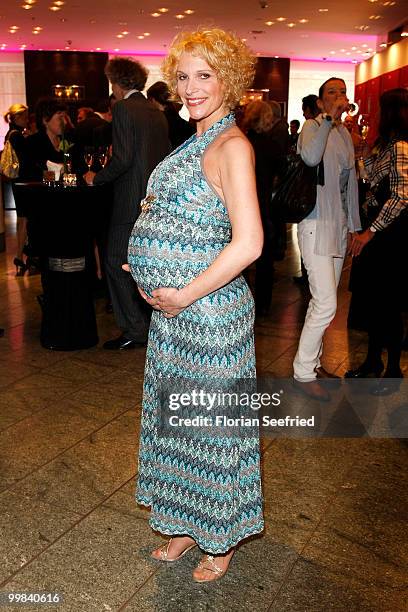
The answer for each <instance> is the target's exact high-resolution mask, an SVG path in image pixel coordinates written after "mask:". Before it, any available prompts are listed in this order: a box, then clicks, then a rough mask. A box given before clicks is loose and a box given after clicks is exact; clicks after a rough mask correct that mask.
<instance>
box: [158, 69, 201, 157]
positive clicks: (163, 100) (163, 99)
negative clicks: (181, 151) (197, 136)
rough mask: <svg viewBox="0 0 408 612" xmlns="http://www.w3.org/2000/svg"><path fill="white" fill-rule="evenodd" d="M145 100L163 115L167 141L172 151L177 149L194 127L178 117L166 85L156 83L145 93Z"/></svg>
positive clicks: (159, 82) (193, 130)
mask: <svg viewBox="0 0 408 612" xmlns="http://www.w3.org/2000/svg"><path fill="white" fill-rule="evenodd" d="M146 95H147V99H148V100H150V102H152V104H154V105H155V106H156V107H157V108H158V109H159V110H161V111H162V112H163V113H164V116H165V117H166V119H167V124H168V127H169V140H170V143H171V148H172V149H177V147H179V146H180V145H181V144H183V142H185V141H186V140H187V139H188V138H190V136H192V135H193V134H194V132H195V128H194V126H193V125H192V124H191V123H189V122H188V121H185V120H184V119H183V118H182V117H180V115H179V113H178V110H179V109H180V108H181V105H179V109H177V106H176V105H175V104H174V102H172V101H171V100H170V90H169V88H168V85H167V83H165V82H164V81H157V82H156V83H153V85H151V86H150V87H149V89H148V90H147V92H146Z"/></svg>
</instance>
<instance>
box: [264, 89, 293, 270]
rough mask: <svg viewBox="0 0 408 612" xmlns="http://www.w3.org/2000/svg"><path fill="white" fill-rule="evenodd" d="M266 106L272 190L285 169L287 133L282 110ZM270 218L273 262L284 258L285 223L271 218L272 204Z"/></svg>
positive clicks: (270, 102) (271, 102)
mask: <svg viewBox="0 0 408 612" xmlns="http://www.w3.org/2000/svg"><path fill="white" fill-rule="evenodd" d="M268 104H269V105H270V107H271V109H272V115H273V119H272V127H271V130H270V135H269V138H270V142H271V143H273V145H272V146H273V147H274V150H275V161H274V167H273V176H274V185H273V188H274V187H275V183H277V181H278V178H279V177H280V176H283V175H284V174H285V172H286V169H287V163H288V145H289V133H288V124H287V122H286V121H285V119H283V118H282V109H281V105H280V104H279V102H276V101H275V100H268ZM272 218H273V232H274V238H273V250H274V255H273V256H274V260H275V261H281V260H282V259H283V258H284V256H285V251H286V223H283V222H282V221H281V220H280V219H276V218H274V217H273V203H272Z"/></svg>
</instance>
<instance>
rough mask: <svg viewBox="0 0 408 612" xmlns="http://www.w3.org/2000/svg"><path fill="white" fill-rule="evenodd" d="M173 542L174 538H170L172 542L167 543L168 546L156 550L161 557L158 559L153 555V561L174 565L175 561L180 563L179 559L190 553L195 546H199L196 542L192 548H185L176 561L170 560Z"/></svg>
mask: <svg viewBox="0 0 408 612" xmlns="http://www.w3.org/2000/svg"><path fill="white" fill-rule="evenodd" d="M172 540H173V538H170V540H169V541H168V542H166V544H163V546H160V548H156V550H158V551H159V556H158V557H154V556H153V554H151V555H150V556H151V557H152V559H155V560H156V561H166V562H167V563H173V561H178V560H179V559H181V557H184V555H185V554H186V553H188V551H189V550H191V549H192V548H194V546H197V544H196V543H195V542H194V543H193V544H191V545H190V546H187V548H185V549H184V550H183V551H182V552H181V553H180V554H179V556H178V557H175V559H169V548H170V544H171V542H172ZM153 552H154V551H153Z"/></svg>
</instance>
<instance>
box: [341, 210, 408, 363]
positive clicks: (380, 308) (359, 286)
mask: <svg viewBox="0 0 408 612" xmlns="http://www.w3.org/2000/svg"><path fill="white" fill-rule="evenodd" d="M407 261H408V214H407V213H405V212H404V213H403V214H401V215H400V217H398V218H397V219H396V220H395V221H394V222H393V223H392V224H391V225H390V226H389V227H388V228H387V229H385V230H383V231H380V232H376V234H375V236H374V238H373V239H372V240H371V242H369V243H368V244H367V245H366V246H365V247H364V249H363V251H362V253H361V255H360V256H359V257H356V258H355V259H354V260H353V265H352V272H351V279H350V288H351V290H352V292H353V296H352V303H351V311H350V313H349V323H350V326H353V327H354V326H357V327H358V326H360V327H365V329H366V330H367V332H368V354H367V361H369V362H370V363H371V364H373V365H375V364H376V363H378V361H380V359H381V352H382V350H383V349H386V350H387V352H388V365H387V369H388V370H391V371H397V370H399V361H400V357H401V346H402V341H403V321H402V312H403V310H405V309H406V308H407V305H408V274H407V268H406V262H407ZM357 319H358V323H359V325H356V320H357Z"/></svg>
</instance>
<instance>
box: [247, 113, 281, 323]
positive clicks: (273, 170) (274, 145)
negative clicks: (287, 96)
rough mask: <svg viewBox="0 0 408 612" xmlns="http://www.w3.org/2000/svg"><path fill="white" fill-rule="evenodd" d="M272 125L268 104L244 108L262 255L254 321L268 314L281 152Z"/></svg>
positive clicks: (257, 282) (258, 266)
mask: <svg viewBox="0 0 408 612" xmlns="http://www.w3.org/2000/svg"><path fill="white" fill-rule="evenodd" d="M273 124H274V117H273V113H272V108H271V106H270V104H268V103H267V102H263V101H255V102H250V103H249V104H247V106H246V107H245V115H244V117H243V120H242V123H241V129H242V131H243V132H244V133H245V134H246V136H247V138H248V140H249V142H250V143H251V144H252V146H253V149H254V152H255V176H256V187H257V193H258V200H259V205H260V209H261V218H262V226H263V230H264V244H263V249H262V254H261V256H260V257H259V258H258V259H257V260H256V264H255V266H256V271H255V312H256V315H257V316H258V317H262V316H266V315H268V314H269V310H270V306H271V301H272V287H273V278H274V246H275V240H276V229H275V226H274V221H273V218H272V208H271V196H272V190H273V186H274V180H275V177H276V176H277V174H278V173H279V171H280V167H281V163H282V160H281V157H282V154H283V150H282V147H281V146H280V145H279V143H278V142H277V140H276V139H275V138H273V133H272V126H273Z"/></svg>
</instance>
